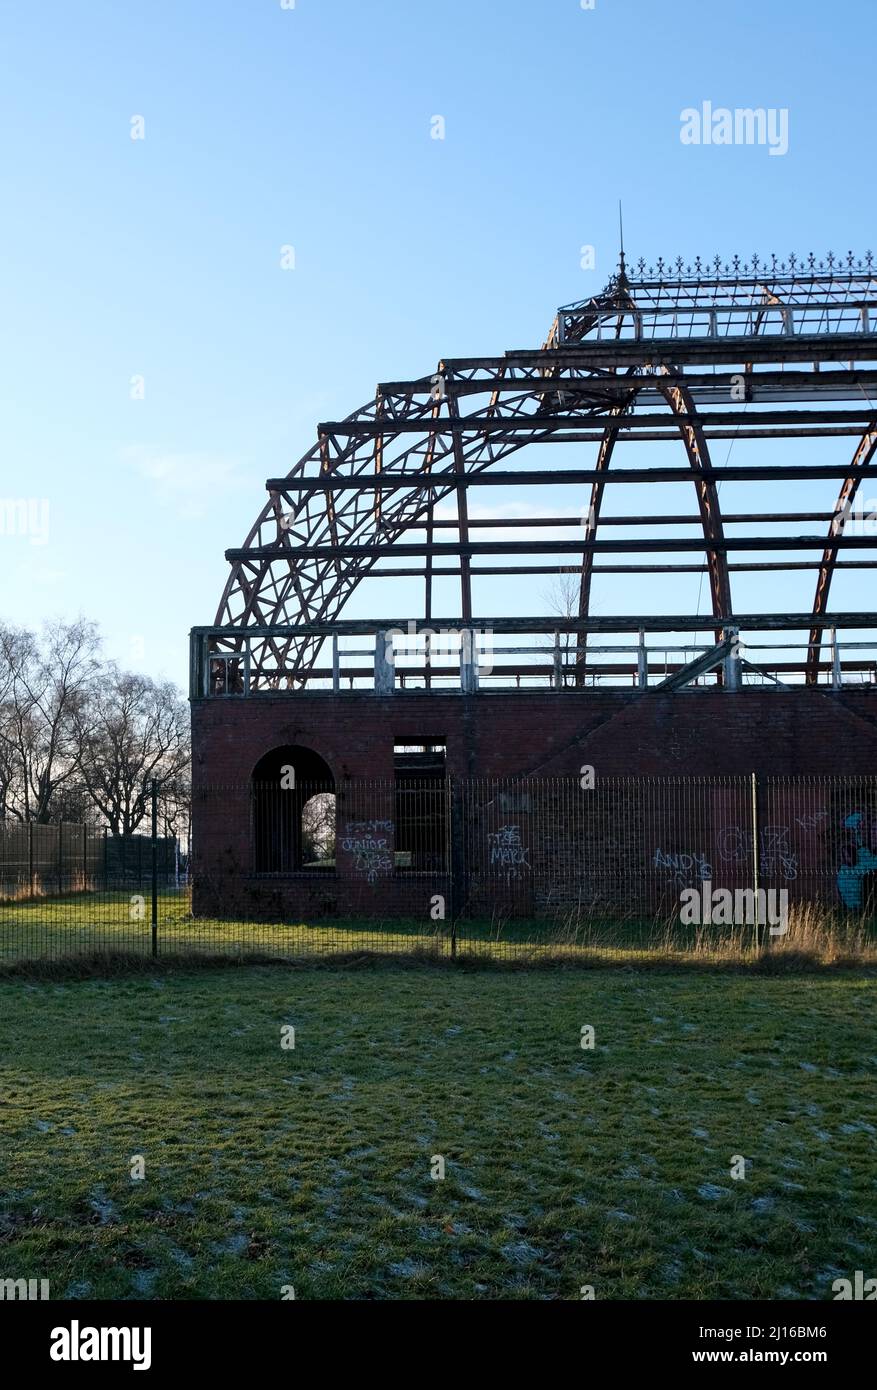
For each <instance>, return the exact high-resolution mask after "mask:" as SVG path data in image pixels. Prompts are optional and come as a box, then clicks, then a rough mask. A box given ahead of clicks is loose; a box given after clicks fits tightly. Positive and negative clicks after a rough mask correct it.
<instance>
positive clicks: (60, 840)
mask: <svg viewBox="0 0 877 1390" xmlns="http://www.w3.org/2000/svg"><path fill="white" fill-rule="evenodd" d="M63 892H64V822H63V821H62V820H59V821H58V896H59V897H60V896H61V894H62V893H63Z"/></svg>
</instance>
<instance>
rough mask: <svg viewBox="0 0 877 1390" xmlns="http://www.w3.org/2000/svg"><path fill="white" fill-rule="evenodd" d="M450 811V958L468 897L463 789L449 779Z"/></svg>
mask: <svg viewBox="0 0 877 1390" xmlns="http://www.w3.org/2000/svg"><path fill="white" fill-rule="evenodd" d="M449 789H450V811H451V826H450V830H451V956H452V957H453V956H456V954H457V919H458V918H459V917H460V915H461V912H462V910H463V906H464V904H465V902H466V898H467V895H468V888H467V885H466V847H465V841H464V838H463V836H464V829H465V818H464V816H463V788H462V786H461V785H460V784H459V783H457V782H455V781H454V780H453V779H452V778H451V779H449Z"/></svg>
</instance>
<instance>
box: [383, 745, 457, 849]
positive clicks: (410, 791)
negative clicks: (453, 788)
mask: <svg viewBox="0 0 877 1390" xmlns="http://www.w3.org/2000/svg"><path fill="white" fill-rule="evenodd" d="M393 767H394V775H395V783H396V786H395V801H396V860H395V862H396V869H397V870H401V871H403V872H414V873H446V872H447V865H448V792H447V759H446V747H445V740H444V739H443V738H424V739H418V740H411V739H405V740H402V739H397V740H396V742H395V744H394V748H393Z"/></svg>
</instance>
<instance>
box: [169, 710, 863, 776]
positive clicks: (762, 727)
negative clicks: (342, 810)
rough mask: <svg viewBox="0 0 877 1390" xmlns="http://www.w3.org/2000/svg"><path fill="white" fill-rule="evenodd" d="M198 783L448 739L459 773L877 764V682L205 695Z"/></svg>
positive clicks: (360, 772)
mask: <svg viewBox="0 0 877 1390" xmlns="http://www.w3.org/2000/svg"><path fill="white" fill-rule="evenodd" d="M192 725H193V742H194V766H193V777H194V782H195V786H196V787H199V786H205V785H210V784H213V785H215V784H218V783H240V782H248V781H249V779H250V777H251V776H252V772H253V768H254V767H255V765H256V763H257V762H258V761H259V759H260V758H261V757H262V755H263V754H265V753H267V752H269V751H270V750H271V749H272V748H277V747H280V746H282V745H284V744H294V743H299V744H303V745H304V746H305V747H308V748H313V749H315V751H316V752H318V753H320V754H321V755H322V757H323V758H325V760H326V762H327V763H328V764H329V766H330V767H331V769H332V771H333V773H334V775H335V780H336V782H338V781H340V780H342V779H343V778H345V777H375V778H391V777H392V775H393V741H394V739H410V740H412V741H414V740H416V739H423V738H424V737H433V738H444V739H446V740H447V749H448V771H449V773H450V774H451V776H453V777H482V776H483V777H506V776H521V775H531V774H537V773H538V774H540V775H542V776H551V775H558V774H567V773H572V772H577V771H578V769H579V767H581V765H582V764H583V763H591V764H593V766H594V767H595V769H596V772H597V775H598V776H599V775H601V774H603V775H607V776H608V775H636V774H641V773H647V774H652V775H661V774H668V775H669V774H674V775H679V774H682V775H695V774H696V775H702V776H708V775H715V774H720V773H748V772H758V773H761V774H765V775H767V774H785V775H790V776H791V775H802V774H813V775H816V774H823V775H826V774H834V775H845V774H861V773H868V772H877V691H872V690H868V689H864V690H861V691H852V690H850V691H844V692H841V693H838V694H834V693H832V692H827V691H815V690H806V689H800V690H793V691H775V690H746V691H742V692H740V693H739V694H729V693H727V692H724V691H721V690H689V691H683V692H679V693H677V694H674V695H666V696H662V695H656V694H648V693H647V694H644V695H639V694H633V693H627V692H623V693H622V692H611V693H610V692H591V691H585V692H576V691H558V692H545V693H534V694H530V693H524V692H521V693H515V692H502V693H500V692H492V693H490V694H481V695H477V696H474V697H469V698H467V697H465V696H461V695H427V694H420V693H418V694H414V693H412V692H408V693H405V694H399V695H396V696H392V697H389V698H379V697H376V696H374V695H366V694H363V695H354V694H351V695H341V696H333V695H322V694H314V695H298V694H296V695H288V696H278V697H273V696H258V697H255V698H252V699H249V700H238V699H234V698H232V699H227V700H223V699H216V700H198V701H195V702H194V703H193V708H192Z"/></svg>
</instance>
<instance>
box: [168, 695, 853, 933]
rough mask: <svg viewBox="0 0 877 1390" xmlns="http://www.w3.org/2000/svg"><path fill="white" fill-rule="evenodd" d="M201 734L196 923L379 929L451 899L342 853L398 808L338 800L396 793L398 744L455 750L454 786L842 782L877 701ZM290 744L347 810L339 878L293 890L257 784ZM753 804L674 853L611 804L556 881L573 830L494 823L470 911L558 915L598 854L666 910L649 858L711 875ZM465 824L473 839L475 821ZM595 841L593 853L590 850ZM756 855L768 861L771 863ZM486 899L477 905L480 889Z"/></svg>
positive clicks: (460, 705)
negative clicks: (512, 834)
mask: <svg viewBox="0 0 877 1390" xmlns="http://www.w3.org/2000/svg"><path fill="white" fill-rule="evenodd" d="M192 717H193V742H194V760H193V761H194V775H193V780H194V790H195V803H194V813H193V815H194V869H195V883H196V899H195V906H196V911H201V912H206V913H211V914H213V913H222V914H224V915H239V916H253V915H255V916H260V917H263V918H265V919H267V920H275V921H276V920H279V919H286V920H288V919H289V918H290V916H291V915H292V916H294V915H296V914H300V916H301V917H302V918H303V919H304V918H307V917H308V916H317V917H319V916H325V915H332V914H338V913H341V914H347V913H349V914H351V915H360V914H362V915H370V914H373V913H374V912H375V911H379V912H380V914H381V915H386V916H388V917H392V916H394V915H400V914H402V915H410V916H416V917H423V918H426V917H427V916H428V910H429V901H430V897H431V895H432V894H434V893H443V894H447V896H448V897H449V898H450V885H449V883H448V881H447V880H446V879H443V878H442V877H441V876H440V875H432V876H430V877H429V880H428V881H426V879H425V878H424V879H423V880H420V879H418V878H417V877H414V876H406V875H404V874H402V875H394V874H392V873H389V874H386V875H379V880H380V881H378V882H374V881H368V880H366V879H365V878H364V877H363V875H362V874H359V873H356V872H352V871H351V866H350V863H349V862H348V861H349V860H350V856H349V855H347V856H345V853H344V851H343V846H342V842H341V839H340V836H341V835H343V829H342V825H343V823H344V821H345V818H349V817H350V816H353V817H354V819H357V818H360V817H365V818H366V819H368V818H369V817H370V816H376V815H378V811H379V812H380V816H381V817H384V816H387V817H389V818H391V817H392V796H390V797H389V799H388V797H387V792H386V791H384V792H382V793H380V794H377V793H376V795H377V796H378V800H377V801H374V805H373V804H372V803H371V802H369V805H365V802H363V805H362V806H360V805H359V802H358V799H357V798H358V796H359V793H357V792H356V791H355V789H354V788H348V789H347V791H346V792H343V788H344V783H345V781H346V779H348V778H350V779H354V780H358V779H362V778H371V779H380V780H381V781H383V782H385V783H387V784H389V783H390V782H391V779H392V776H393V743H394V740H408V741H411V742H414V741H419V740H425V739H435V740H438V739H444V740H446V743H447V751H448V772H449V773H450V775H451V776H452V777H453V778H455V779H463V778H467V777H487V778H497V777H520V776H528V775H533V776H539V777H552V776H554V777H556V776H559V775H560V776H569V775H570V774H575V773H578V771H579V769H580V768H581V767H582V765H583V764H591V765H593V767H594V769H595V773H596V778H597V781H598V784H599V779H600V778H601V777H618V776H642V775H650V776H680V775H681V776H686V777H691V776H700V777H703V776H718V775H728V774H731V775H745V774H748V773H750V772H756V773H758V774H760V775H762V776H765V777H766V776H777V775H779V776H802V775H812V776H835V777H843V776H861V775H868V774H872V775H873V774H875V773H877V692H872V691H868V690H860V691H852V690H850V691H845V692H842V693H838V694H834V693H831V692H823V691H813V690H805V689H800V690H794V691H788V692H784V691H774V690H763V691H762V690H747V691H744V692H740V693H739V694H729V693H727V692H723V691H721V690H690V691H685V692H680V693H678V694H675V695H668V696H659V695H655V694H645V695H639V694H635V693H628V692H623V693H622V692H613V693H608V692H607V693H601V692H591V691H587V692H575V691H568V692H545V693H539V694H530V693H514V692H508V693H498V692H495V693H490V694H483V695H479V696H476V697H471V698H466V697H463V696H460V695H450V694H445V695H427V694H420V693H417V694H414V693H410V692H409V693H405V694H400V695H396V696H394V697H390V698H377V697H375V696H373V695H365V694H363V695H343V696H338V697H335V696H332V695H298V694H296V695H289V696H277V697H273V696H268V697H262V696H260V697H255V698H252V699H249V700H239V699H228V700H221V699H216V700H201V701H196V702H194V705H193V715H192ZM287 744H302V745H304V746H306V747H308V748H312V749H314V750H315V751H316V752H318V753H319V754H320V755H321V756H322V757H323V758H324V759H325V761H326V762H327V763H328V764H329V766H330V768H331V769H332V772H333V774H334V777H335V782H336V787H337V788H338V790H339V791H340V792H342V793H343V794H342V795H341V796H340V798H339V807H338V824H339V845H338V874H337V875H332V874H329V875H326V876H317V877H311V876H310V875H307V876H304V877H303V876H301V875H300V876H298V877H295V878H291V879H289V880H288V881H276V880H265V879H255V878H253V877H252V868H253V864H252V847H251V830H250V823H249V817H250V808H249V799H248V794H247V784H248V783H249V781H250V778H251V776H252V772H253V768H254V767H255V765H256V764H257V763H258V762H259V760H260V758H261V757H262V756H263V755H264V754H265V753H267V752H269V751H271V750H272V749H274V748H277V747H280V746H283V745H287ZM217 786H222V787H223V788H224V790H223V791H222V792H221V794H217V793H215V792H210V793H207V792H206V789H207V788H212V787H217ZM744 793H745V789H744ZM744 793H740V794H735V795H738V796H739V795H743V802H742V803H741V805H743V810H742V811H741V810H740V809H739V808H737V809H736V811H735V812H734V814H733V815H732V814H731V808H730V807H729V806H725V804H724V800H723V798H724V797H725V793H720V792H715V793H711V795H712V798H713V799H712V801H711V802H710V806H711V807H712V809H711V811H710V816H709V819H710V824H711V823H712V821H713V820H715V822H716V824H715V827H712V828H711V829H709V831H708V832H707V831H706V830H705V829H704V826H703V824H702V823H701V822H702V821H703V816H702V815H701V814H700V813H698V816H697V817H695V820H694V821H693V822H692V823H691V825H690V828H689V825H688V824H687V823H686V822H687V817H683V818H682V820H681V821H679V823H678V824H677V825H676V827H675V831H674V833H673V835H672V836H671V837H670V838H668V834H667V830H666V828H665V826H664V825H663V823H662V822H663V819H664V813H663V811H661V812H660V814H658V813H657V812H656V813H655V816H653V815H652V813H651V812H649V813H646V812H644V811H643V809H642V806H641V804H640V803H641V798H640V797H639V794H636V795H633V798H632V799H633V802H634V803H635V804H636V806H637V810H636V819H637V822H638V823H639V822H642V824H641V825H640V830H639V831H638V832H637V833H636V834H635V835H632V834H631V830H630V825H629V824H626V827H625V830H624V833H623V834H622V833H621V832H620V831H619V832H618V834H617V835H616V832H615V831H614V830H613V826H612V814H616V813H618V807H619V805H621V809H622V810H623V809H624V807H623V804H621V803H616V804H615V810H614V811H611V810H610V809H607V811H606V813H605V814H604V813H603V812H601V813H600V815H599V816H597V817H596V819H595V823H594V826H593V827H592V829H591V830H588V831H587V832H585V831H584V830H582V827H581V826H579V828H578V830H576V831H575V833H574V838H575V844H574V845H572V846H571V848H570V849H569V853H570V854H572V855H573V860H574V861H575V862H573V860H571V861H570V867H569V871H568V872H567V871H566V870H563V868H562V864H563V859H564V854H565V853H566V852H567V851H566V850H564V852H563V853H561V852H560V851H559V849H558V845H559V844H560V843H561V841H564V836H565V835H566V836H567V837H568V835H569V825H568V823H567V818H566V816H565V814H560V813H558V815H557V816H555V815H554V814H553V813H552V814H549V815H548V816H547V818H546V817H544V816H543V818H542V819H541V821H540V822H539V823H538V825H537V823H536V822H534V823H533V825H534V828H533V831H532V836H531V832H530V828H529V820H528V817H527V815H526V814H524V815H518V814H514V815H513V814H512V813H511V812H509V814H508V815H505V814H502V815H499V820H498V821H497V825H496V826H494V825H493V821H492V820H490V823H488V821H487V820H485V821H484V824H481V823H480V822H479V824H478V831H477V836H476V838H477V844H478V846H480V850H477V851H476V850H472V852H471V853H472V868H473V870H474V872H473V875H472V881H471V883H470V885H469V886H470V888H471V889H472V891H474V892H475V894H476V896H478V893H479V891H480V892H481V896H482V897H483V898H484V903H480V902H479V906H480V907H481V908H482V909H484V908H485V904H489V903H491V902H493V903H495V902H496V901H497V900H498V897H503V898H505V897H508V898H509V901H510V902H511V903H512V904H513V909H514V910H517V911H523V910H528V911H529V910H532V909H538V908H539V906H540V900H541V899H542V898H545V897H546V883H547V884H548V888H549V889H550V892H549V893H548V897H550V898H552V899H557V900H562V899H564V898H565V897H568V895H569V892H570V891H574V892H575V893H578V891H579V884H580V883H581V882H583V881H584V879H585V878H587V876H588V875H587V873H586V872H585V871H583V870H582V866H581V864H580V863H579V860H581V859H582V858H583V856H584V859H585V860H587V862H588V864H589V865H590V866H591V868H593V867H594V866H595V865H596V863H597V861H598V859H600V855H601V854H602V855H604V859H603V860H601V863H602V868H601V871H600V877H601V882H602V883H603V885H604V889H605V891H606V892H607V893H609V894H610V895H611V892H612V891H614V890H613V889H612V884H614V883H615V880H616V879H617V880H618V882H619V883H623V884H624V885H626V888H625V891H627V892H629V888H630V884H631V883H632V882H634V881H639V879H641V880H642V883H641V889H642V892H643V893H644V894H645V896H646V898H648V900H649V901H655V894H656V892H657V893H663V894H665V893H666V892H668V891H670V890H671V889H672V894H673V895H678V889H679V883H677V882H676V881H675V877H674V874H673V873H668V871H666V870H665V869H663V868H661V867H660V866H659V867H658V868H656V867H655V854H656V849H660V850H661V853H662V855H679V854H682V855H683V856H685V855H686V854H687V853H688V852H693V853H694V854H698V853H703V854H705V855H707V856H708V857H710V858H711V859H713V860H716V844H717V843H724V842H723V841H720V840H719V833H720V831H721V830H722V828H723V827H724V826H725V822H726V821H727V822H728V823H730V821H733V820H739V821H741V823H745V821H746V815H747V811H746V806H745V804H744V803H746V801H747V798H746V795H745V794H744ZM380 797H383V798H384V800H380ZM359 799H362V798H361V797H360V798H359ZM366 800H368V797H366ZM373 800H374V798H373ZM732 800H733V798H732ZM385 802H386V804H384V803H385ZM491 804H492V803H491ZM808 804H809V803H808ZM814 804H815V803H814ZM473 805H474V802H473ZM820 805H821V803H820ZM375 806H377V807H378V810H375ZM499 809H502V808H499ZM496 813H497V814H499V810H497V812H496ZM493 814H494V811H493V810H491V812H490V815H491V816H492V815H493ZM625 815H626V816H627V812H625ZM825 815H826V823H830V824H831V825H834V824H835V822H836V823H837V825H838V826H840V825H841V824H842V820H843V816H842V813H841V811H837V812H835V811H832V812H831V813H830V815H829V813H828V812H825ZM644 817H645V819H644ZM655 817H657V819H655ZM763 818H764V820H765V822H768V823H774V822H778V821H780V820H784V821H789V823H790V824H792V823H793V822H794V820H795V816H794V815H793V814H792V812H791V811H787V810H784V809H783V808H782V807H780V806H778V807H776V808H774V807H772V806H770V807H768V806H766V807H765V809H764V812H763ZM466 819H467V820H468V819H472V821H473V824H474V819H473V817H472V816H471V815H470V814H469V813H467V817H466ZM509 819H511V820H517V821H521V822H522V838H523V839H524V841H526V843H527V844H528V846H529V848H528V858H531V861H532V862H531V863H530V864H529V865H528V867H527V872H525V873H521V874H518V875H515V879H516V881H515V882H514V883H506V884H504V885H503V883H502V882H501V881H500V878H499V877H498V876H497V875H496V874H494V873H492V872H491V873H488V874H487V877H484V878H482V872H481V869H480V868H478V864H479V860H478V854H479V853H480V854H483V853H484V844H487V843H488V841H486V840H485V835H486V834H487V833H488V832H490V831H495V830H496V829H497V828H498V826H499V821H503V820H509ZM677 819H678V817H677ZM627 820H628V821H630V816H627ZM653 821H654V823H652V822H653ZM720 822H721V824H720ZM610 832H612V834H610ZM814 833H815V832H806V833H805V831H804V830H802V828H801V827H800V825H799V826H798V827H797V828H795V827H794V825H793V830H792V836H793V839H794V842H795V849H796V851H797V853H798V856H799V858H800V859H801V863H800V868H801V870H802V871H803V870H804V869H805V867H806V863H807V861H809V859H811V858H813V859H814V864H815V862H816V859H817V858H819V859H820V862H821V858H823V857H824V855H822V856H817V855H816V851H815V850H813V851H812V853H811V850H810V849H808V845H807V835H808V834H809V835H810V838H811V839H812V838H813V834H814ZM820 833H821V832H820ZM607 835H609V838H610V840H611V839H612V837H613V836H615V838H616V839H617V843H618V845H619V846H621V850H623V854H622V853H621V850H612V852H611V854H610V856H609V858H608V859H606V858H605V853H606V851H605V845H606V844H607V843H608V841H607V839H606V837H607ZM589 836H592V837H593V841H594V843H593V848H590V849H589V848H588V843H589V840H588V837H589ZM546 837H547V838H546ZM391 838H392V837H391ZM531 838H532V845H531V844H530V840H531ZM628 839H629V840H630V843H629V844H628V843H627V841H628ZM543 840H544V841H545V843H544V845H543V844H542V841H543ZM482 842H484V843H482ZM474 844H475V840H473V845H474ZM564 844H565V841H564ZM600 845H602V846H603V849H602V850H601V849H600ZM540 846H541V847H540ZM391 848H392V846H391ZM467 852H468V851H467ZM763 852H764V853H766V852H767V850H766V848H765V847H763ZM613 855H614V856H615V858H617V859H618V863H617V864H615V862H614V859H613V858H612V856H613ZM619 855H620V856H621V857H619ZM631 856H633V857H632V858H631ZM660 857H661V856H659V858H660ZM628 860H629V862H628ZM542 862H544V863H545V864H546V865H547V864H550V865H551V868H550V870H546V871H545V873H541V872H539V873H534V874H533V875H532V876H531V875H530V869H534V870H536V869H538V867H539V865H540V863H542ZM718 862H719V861H718V860H716V864H717V867H718ZM723 872H724V873H725V875H726V876H727V875H728V874H732V873H735V872H736V870H735V869H734V867H733V865H731V864H725V865H724V867H723ZM741 872H742V869H741ZM777 872H779V869H777ZM820 872H821V871H820ZM554 873H559V875H560V878H559V881H558V887H557V890H556V891H555V889H554V888H553V887H552V886H551V885H552V880H551V874H554ZM546 874H547V875H548V876H547V878H546ZM796 874H797V869H796ZM695 877H696V875H695ZM537 878H538V879H539V883H538V884H537V881H536V880H537ZM665 879H666V880H667V883H664V880H665ZM784 881H785V880H784ZM479 882H482V884H483V888H482V890H478V884H479ZM540 885H541V886H540ZM806 886H807V885H806V884H805V881H804V876H803V872H802V877H801V880H800V883H799V887H800V889H801V890H802V891H803V890H804V888H805V887H806ZM602 891H603V890H601V892H602ZM618 891H619V892H620V891H621V889H620V888H619V890H618ZM528 893H529V894H530V896H529V897H528ZM558 894H559V895H560V898H559V899H558ZM531 899H532V901H531Z"/></svg>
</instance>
